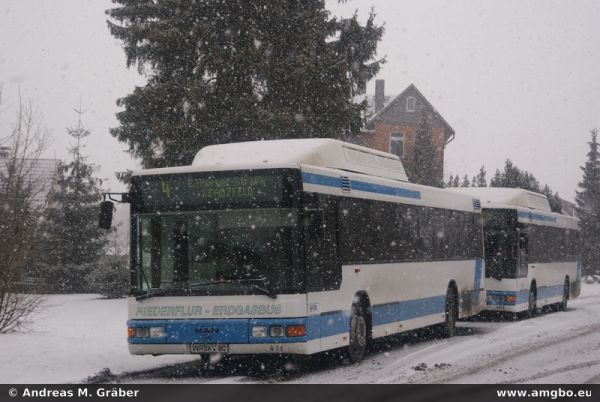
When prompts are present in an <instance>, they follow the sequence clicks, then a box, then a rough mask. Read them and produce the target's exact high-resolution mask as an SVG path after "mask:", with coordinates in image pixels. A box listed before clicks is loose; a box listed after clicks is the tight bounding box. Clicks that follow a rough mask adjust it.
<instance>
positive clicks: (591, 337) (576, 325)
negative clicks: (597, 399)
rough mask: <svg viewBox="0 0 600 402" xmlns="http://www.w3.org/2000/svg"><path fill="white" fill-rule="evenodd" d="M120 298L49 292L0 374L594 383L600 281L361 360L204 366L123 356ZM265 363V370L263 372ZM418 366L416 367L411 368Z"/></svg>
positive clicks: (5, 379) (15, 378)
mask: <svg viewBox="0 0 600 402" xmlns="http://www.w3.org/2000/svg"><path fill="white" fill-rule="evenodd" d="M125 315H126V309H125V301H124V300H116V301H115V300H113V301H109V300H102V299H97V298H96V297H94V296H89V295H88V296H85V295H84V296H50V297H49V298H48V299H47V302H46V308H45V310H44V311H43V312H42V313H41V314H40V315H39V316H38V317H37V319H36V321H35V322H34V324H33V325H32V328H31V329H32V330H31V332H29V333H24V334H10V335H0V382H2V383H40V382H44V383H48V382H49V383H52V382H78V381H84V380H85V379H86V378H88V377H89V376H91V375H93V374H95V373H98V372H99V371H100V370H101V369H103V368H105V367H108V368H110V370H111V372H112V373H113V374H114V375H112V376H104V377H100V379H101V380H111V381H119V382H174V383H197V382H202V383H251V382H276V381H285V382H290V383H600V285H597V284H596V285H584V287H583V291H582V295H581V296H580V297H579V298H578V299H576V300H573V301H571V302H570V304H569V311H567V312H559V313H550V314H545V315H543V316H540V317H537V318H535V319H530V320H521V321H505V322H488V321H478V322H462V323H460V324H459V326H460V331H459V336H457V337H455V338H452V339H431V338H427V337H426V339H425V340H423V339H422V337H420V336H421V335H423V334H422V333H419V332H417V333H411V334H406V335H402V336H398V337H393V338H391V339H386V340H385V341H379V342H377V343H376V344H375V345H374V346H373V348H372V349H373V350H372V351H371V353H370V354H369V356H368V357H367V358H366V359H365V361H364V362H363V363H362V364H360V365H357V366H354V365H349V364H348V363H347V362H344V361H342V360H341V359H339V358H337V356H320V357H317V358H311V359H308V360H303V361H300V362H299V363H296V365H295V368H294V369H293V370H289V369H290V367H291V366H290V365H286V364H285V363H284V362H280V361H274V362H272V361H269V360H263V361H258V362H257V361H253V360H252V359H249V358H241V359H240V358H234V359H231V360H226V361H223V362H221V363H219V364H217V365H214V366H210V367H209V368H203V367H202V365H201V364H200V363H199V362H198V360H197V359H194V357H192V356H163V357H149V356H144V357H139V356H137V357H136V356H130V355H129V354H128V353H127V347H126V344H125V339H124V334H125V324H124V323H125V319H126V317H125ZM263 366H267V367H265V368H266V370H263V369H262V368H263ZM415 367H418V369H415Z"/></svg>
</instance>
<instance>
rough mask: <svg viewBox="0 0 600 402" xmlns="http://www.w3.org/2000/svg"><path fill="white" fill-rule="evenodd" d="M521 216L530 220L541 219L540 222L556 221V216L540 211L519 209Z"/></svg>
mask: <svg viewBox="0 0 600 402" xmlns="http://www.w3.org/2000/svg"><path fill="white" fill-rule="evenodd" d="M518 216H519V218H524V219H529V220H530V221H540V222H552V223H556V217H554V216H548V215H542V214H539V213H533V212H526V211H518Z"/></svg>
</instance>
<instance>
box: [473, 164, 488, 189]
mask: <svg viewBox="0 0 600 402" xmlns="http://www.w3.org/2000/svg"><path fill="white" fill-rule="evenodd" d="M486 174H487V172H486V171H485V166H482V167H481V169H479V173H478V174H477V176H475V184H473V187H487V180H486V178H485V175H486Z"/></svg>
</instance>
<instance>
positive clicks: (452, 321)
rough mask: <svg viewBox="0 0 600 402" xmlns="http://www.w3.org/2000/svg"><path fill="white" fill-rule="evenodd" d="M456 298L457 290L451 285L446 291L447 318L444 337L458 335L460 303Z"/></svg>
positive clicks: (444, 325) (443, 329) (443, 328)
mask: <svg viewBox="0 0 600 402" xmlns="http://www.w3.org/2000/svg"><path fill="white" fill-rule="evenodd" d="M456 299H457V297H456V291H455V290H454V288H453V287H449V288H448V291H447V292H446V312H445V316H446V318H445V320H444V324H443V327H442V336H443V337H444V338H451V337H453V336H454V335H456V321H458V303H457V300H456Z"/></svg>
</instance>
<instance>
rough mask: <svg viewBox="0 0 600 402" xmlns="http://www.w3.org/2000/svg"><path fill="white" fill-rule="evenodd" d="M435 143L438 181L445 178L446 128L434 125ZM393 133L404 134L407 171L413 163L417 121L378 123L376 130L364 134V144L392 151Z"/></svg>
mask: <svg viewBox="0 0 600 402" xmlns="http://www.w3.org/2000/svg"><path fill="white" fill-rule="evenodd" d="M432 131H433V145H434V146H435V148H436V155H435V160H436V161H437V165H438V169H437V170H438V172H439V177H437V179H438V181H440V182H441V181H442V180H443V164H444V150H445V144H446V130H445V129H444V128H443V127H433V128H432ZM392 133H403V134H404V156H403V157H402V164H403V165H404V168H405V169H406V170H407V171H410V169H411V167H412V165H413V156H414V146H415V136H416V133H417V123H408V124H376V125H375V131H374V132H372V133H365V134H363V135H362V139H363V141H362V145H364V146H367V147H369V148H373V149H377V150H379V151H383V152H390V137H391V134H392Z"/></svg>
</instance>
